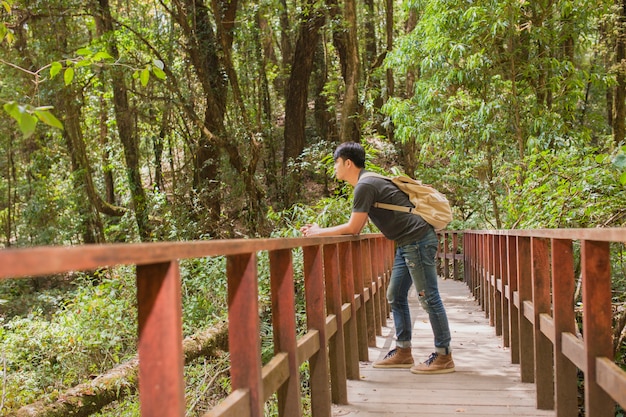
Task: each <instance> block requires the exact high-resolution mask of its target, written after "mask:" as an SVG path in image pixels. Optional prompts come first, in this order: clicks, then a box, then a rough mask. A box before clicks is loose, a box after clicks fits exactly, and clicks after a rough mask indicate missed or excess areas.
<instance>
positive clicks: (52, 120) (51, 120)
mask: <svg viewBox="0 0 626 417" xmlns="http://www.w3.org/2000/svg"><path fill="white" fill-rule="evenodd" d="M35 114H36V115H37V117H38V118H39V120H41V121H42V122H44V123H45V124H47V125H48V126H52V127H56V128H57V129H61V130H63V123H61V121H60V120H59V119H57V118H56V117H55V116H54V115H53V114H52V113H50V111H49V109H45V110H35Z"/></svg>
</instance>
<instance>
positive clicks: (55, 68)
mask: <svg viewBox="0 0 626 417" xmlns="http://www.w3.org/2000/svg"><path fill="white" fill-rule="evenodd" d="M62 69H63V65H61V63H60V62H53V63H52V64H50V78H54V77H56V76H57V74H58V73H59V72H61V70H62Z"/></svg>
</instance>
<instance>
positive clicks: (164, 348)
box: [137, 261, 185, 417]
mask: <svg viewBox="0 0 626 417" xmlns="http://www.w3.org/2000/svg"><path fill="white" fill-rule="evenodd" d="M137 303H138V323H139V341H138V346H137V350H138V353H139V400H140V402H141V415H143V416H157V417H160V416H162V417H174V416H180V417H182V416H184V415H185V385H184V380H183V367H184V358H183V336H182V302H181V292H180V274H179V271H178V263H177V262H176V261H172V262H166V263H159V264H151V265H139V266H137Z"/></svg>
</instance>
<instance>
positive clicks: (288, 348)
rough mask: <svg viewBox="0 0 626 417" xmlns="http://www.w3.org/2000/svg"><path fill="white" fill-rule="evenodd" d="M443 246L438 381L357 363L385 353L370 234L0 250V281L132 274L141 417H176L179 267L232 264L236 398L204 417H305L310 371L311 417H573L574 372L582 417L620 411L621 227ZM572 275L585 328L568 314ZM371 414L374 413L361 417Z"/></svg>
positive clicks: (387, 266)
mask: <svg viewBox="0 0 626 417" xmlns="http://www.w3.org/2000/svg"><path fill="white" fill-rule="evenodd" d="M461 236H462V239H461V238H460V237H461ZM441 237H442V239H441V248H440V255H439V256H440V258H441V260H442V262H441V274H442V275H443V276H445V277H449V278H450V279H449V280H446V281H443V282H442V290H443V292H444V296H445V297H446V298H445V299H444V302H445V303H446V305H447V309H448V311H449V312H451V313H452V317H451V320H450V322H451V328H452V330H453V332H456V333H453V338H454V340H453V343H454V344H455V345H454V344H453V348H454V349H455V350H454V352H455V353H454V356H455V360H456V361H457V362H458V363H457V367H458V369H457V372H455V373H453V374H448V375H426V376H417V375H412V374H410V373H409V372H406V370H405V372H401V371H400V372H399V371H398V370H376V371H375V372H374V370H372V369H371V368H370V367H369V366H368V363H369V362H370V361H371V360H376V359H378V356H380V355H381V354H383V352H386V350H387V349H388V348H389V346H390V345H391V338H390V337H391V336H390V332H391V328H390V327H389V326H390V325H391V323H390V322H389V321H388V317H389V310H388V306H387V303H386V300H385V296H384V289H385V288H386V284H387V280H388V278H389V274H390V271H391V266H392V260H393V244H392V243H391V242H389V241H387V240H386V239H384V238H383V237H382V236H380V235H365V236H361V237H332V238H331V237H327V238H294V239H259V240H252V239H251V240H224V241H208V242H206V241H204V242H177V243H165V242H163V243H150V244H129V245H99V246H95V245H94V246H91V245H90V246H81V247H72V248H59V247H56V248H51V247H41V248H31V249H11V250H3V251H0V279H19V278H23V277H31V276H45V275H50V274H56V273H63V272H68V271H76V270H95V269H97V268H102V267H106V266H114V265H129V264H130V265H137V268H136V274H137V303H138V335H139V338H138V340H139V341H138V355H139V398H140V402H141V414H142V415H143V416H167V417H173V416H183V415H185V398H184V379H183V366H184V361H183V350H182V314H181V303H182V297H181V292H180V276H179V269H178V260H180V259H186V258H199V257H208V256H225V257H226V259H227V267H226V268H227V276H228V304H229V320H228V328H229V329H228V330H229V334H230V337H229V350H230V358H231V368H230V375H231V384H232V387H233V391H232V393H231V394H230V395H229V396H228V397H227V398H226V399H225V400H224V401H223V402H222V403H220V404H219V405H218V406H217V407H215V408H214V409H213V410H211V411H209V412H208V413H207V414H206V416H237V417H246V416H251V417H260V416H262V415H263V404H264V402H265V401H267V400H268V399H269V398H270V397H271V396H273V395H274V394H277V398H278V409H279V413H280V416H285V417H298V416H301V415H303V411H302V409H303V406H302V400H301V397H302V394H301V386H302V383H301V381H300V378H301V373H300V367H301V365H302V364H304V363H305V362H307V363H308V367H309V373H308V375H309V380H308V381H306V382H307V384H306V385H308V386H309V387H310V395H311V399H310V403H311V410H310V414H311V415H312V416H314V417H330V416H332V415H335V416H340V415H350V414H354V415H356V414H358V415H359V416H367V415H368V414H367V413H371V414H369V415H374V414H375V415H378V416H380V415H383V416H384V415H389V416H395V417H398V416H402V415H406V416H408V415H411V416H416V415H437V413H439V414H440V415H451V413H452V412H454V413H458V414H460V415H463V414H465V415H485V416H486V415H489V413H491V415H536V416H543V415H555V416H559V417H565V416H566V417H572V416H576V415H578V400H577V393H578V386H577V381H578V379H577V374H582V375H583V380H584V411H585V415H586V416H589V417H591V416H614V413H615V404H616V403H619V404H620V405H621V406H622V407H626V372H625V371H624V370H622V369H620V368H619V367H618V366H617V365H616V364H615V362H614V360H613V341H612V322H611V321H612V314H611V300H612V294H611V269H610V268H611V267H610V265H611V262H610V260H611V243H614V244H615V245H616V247H617V249H619V251H620V253H621V252H622V251H623V244H624V243H626V229H589V230H536V231H516V230H510V231H492V232H472V231H466V232H465V233H463V234H461V233H456V232H445V233H442V234H441ZM295 250H302V256H303V265H304V266H303V268H302V271H294V263H293V260H292V258H293V251H295ZM259 251H267V252H268V253H269V259H270V266H269V269H270V270H269V276H270V280H271V299H272V317H273V323H272V325H273V328H274V350H275V355H274V357H273V358H272V359H271V360H270V361H269V362H268V363H267V364H262V363H261V354H260V340H259V333H260V331H259V326H260V323H259V315H258V311H259V305H258V283H257V277H258V275H259V271H258V265H257V253H258V252H259ZM578 262H580V276H581V278H582V279H581V283H582V293H583V306H584V310H583V312H584V314H583V319H582V326H581V327H578V326H577V325H576V321H575V311H574V305H573V299H574V291H575V282H576V276H575V271H576V270H577V268H576V265H577V263H578ZM461 271H462V272H461ZM295 273H302V275H303V276H304V282H305V288H304V290H305V299H306V317H307V328H308V331H307V332H306V333H305V334H304V336H302V337H299V338H298V337H296V335H297V332H296V330H297V329H296V323H295V313H296V312H295V308H296V307H295V299H294V274H295ZM459 280H460V281H459ZM461 282H462V284H461ZM457 313H458V315H457ZM449 314H450V313H449ZM414 316H415V317H417V318H419V317H420V316H423V314H422V315H420V314H419V312H416V314H415V315H414ZM423 326H427V323H422V322H420V321H419V319H418V320H417V321H416V325H415V331H416V338H417V340H416V345H415V347H414V353H415V356H416V359H424V358H425V356H426V355H427V354H428V353H430V348H429V346H430V344H431V342H430V340H428V339H430V337H431V336H428V337H426V338H424V337H423V334H424V333H426V334H430V333H429V331H428V330H427V329H426V328H425V327H424V328H421V327H423ZM581 334H583V335H584V337H583V336H581ZM422 342H423V344H422ZM480 360H482V362H480ZM164 381H166V383H164ZM390 381H396V382H397V383H398V385H396V386H392V385H389V384H390V383H391V382H390ZM386 402H387V403H386ZM366 403H368V404H367V405H366ZM371 404H375V405H376V407H378V408H377V409H376V408H372V409H370V408H367V407H369V405H371ZM392 404H395V405H392ZM56 406H57V407H58V408H57V410H62V408H63V407H64V405H63V404H57V405H56ZM505 410H506V413H503V412H504V411H505ZM73 412H76V410H73ZM420 413H421V414H420ZM515 413H517V414H515ZM16 415H20V414H19V412H18V413H17V414H16ZM21 415H29V414H25V413H24V414H21ZM59 415H60V414H59Z"/></svg>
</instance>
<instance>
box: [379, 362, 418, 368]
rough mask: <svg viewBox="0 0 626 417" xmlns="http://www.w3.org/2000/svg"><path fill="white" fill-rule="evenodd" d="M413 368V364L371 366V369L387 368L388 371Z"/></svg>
mask: <svg viewBox="0 0 626 417" xmlns="http://www.w3.org/2000/svg"><path fill="white" fill-rule="evenodd" d="M413 366H415V364H413V363H406V364H398V365H376V364H373V365H372V368H379V369H385V368H389V369H393V368H398V369H407V368H412V367H413Z"/></svg>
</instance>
